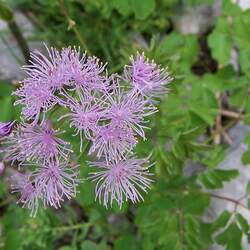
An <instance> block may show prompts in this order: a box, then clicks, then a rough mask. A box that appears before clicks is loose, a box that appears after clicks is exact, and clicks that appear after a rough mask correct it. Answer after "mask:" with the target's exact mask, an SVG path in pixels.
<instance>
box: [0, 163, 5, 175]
mask: <svg viewBox="0 0 250 250" xmlns="http://www.w3.org/2000/svg"><path fill="white" fill-rule="evenodd" d="M4 170H5V166H4V163H3V162H0V176H2V175H3V173H4Z"/></svg>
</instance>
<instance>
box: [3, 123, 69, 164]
mask: <svg viewBox="0 0 250 250" xmlns="http://www.w3.org/2000/svg"><path fill="white" fill-rule="evenodd" d="M61 133H62V131H59V130H54V129H53V128H52V124H51V122H50V121H44V122H43V123H42V124H40V125H37V124H36V125H30V124H24V123H23V124H21V125H19V126H18V127H17V129H16V131H14V133H13V135H12V136H11V137H9V138H8V141H7V142H6V144H7V147H6V149H5V153H6V160H8V161H11V162H14V161H19V162H20V163H21V164H22V163H23V162H24V161H26V160H27V161H41V162H44V161H46V160H49V159H59V158H60V157H61V158H67V155H68V153H69V152H71V150H70V148H69V143H67V142H65V141H63V140H62V139H60V138H59V137H58V135H60V134H61Z"/></svg>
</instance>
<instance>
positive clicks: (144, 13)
mask: <svg viewBox="0 0 250 250" xmlns="http://www.w3.org/2000/svg"><path fill="white" fill-rule="evenodd" d="M131 1H132V8H133V11H134V13H135V17H136V18H137V19H139V20H143V19H145V18H147V17H148V16H149V15H150V14H151V13H152V12H153V10H154V8H155V0H131Z"/></svg>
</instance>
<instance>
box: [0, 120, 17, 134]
mask: <svg viewBox="0 0 250 250" xmlns="http://www.w3.org/2000/svg"><path fill="white" fill-rule="evenodd" d="M14 124H15V121H13V122H0V138H1V137H4V136H8V135H9V134H10V133H11V131H12V128H13V126H14Z"/></svg>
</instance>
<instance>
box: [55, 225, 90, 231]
mask: <svg viewBox="0 0 250 250" xmlns="http://www.w3.org/2000/svg"><path fill="white" fill-rule="evenodd" d="M83 226H88V227H89V226H90V223H79V224H75V225H70V226H63V227H54V228H52V229H51V230H52V231H53V232H61V231H69V230H77V229H81V228H82V227H83Z"/></svg>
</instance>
